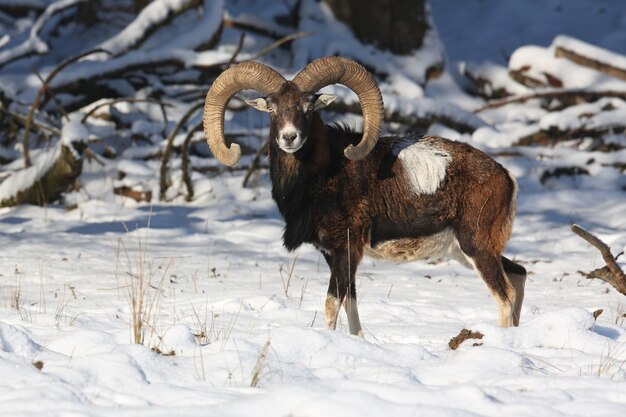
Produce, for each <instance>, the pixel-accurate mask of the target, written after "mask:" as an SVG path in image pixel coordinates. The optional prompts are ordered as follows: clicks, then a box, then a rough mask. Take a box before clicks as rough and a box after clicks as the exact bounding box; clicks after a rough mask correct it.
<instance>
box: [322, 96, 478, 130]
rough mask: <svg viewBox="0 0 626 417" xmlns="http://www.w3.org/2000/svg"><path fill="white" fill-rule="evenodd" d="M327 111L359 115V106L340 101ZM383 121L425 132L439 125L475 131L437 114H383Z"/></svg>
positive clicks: (330, 106) (471, 126)
mask: <svg viewBox="0 0 626 417" xmlns="http://www.w3.org/2000/svg"><path fill="white" fill-rule="evenodd" d="M327 109H328V110H329V111H333V112H336V113H351V114H361V105H360V104H359V103H351V104H346V103H345V102H343V101H340V100H335V101H333V102H332V103H331V104H330V105H329V106H328V107H327ZM384 119H385V122H387V123H399V124H401V125H404V126H408V127H409V128H410V129H421V130H426V129H428V127H429V126H430V125H432V124H434V123H440V124H442V125H445V126H448V127H450V128H452V129H454V130H456V131H457V132H460V133H473V132H474V131H475V130H476V126H474V125H472V124H469V123H465V122H463V121H460V120H456V119H454V118H452V117H450V116H448V115H445V114H437V113H432V114H429V115H426V116H419V115H417V114H402V113H399V112H385V116H384Z"/></svg>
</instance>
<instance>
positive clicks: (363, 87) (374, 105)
mask: <svg viewBox="0 0 626 417" xmlns="http://www.w3.org/2000/svg"><path fill="white" fill-rule="evenodd" d="M293 82H294V83H295V84H296V85H297V86H298V88H299V89H300V91H307V92H311V93H315V92H316V91H318V90H319V89H321V88H323V87H326V86H327V85H331V84H343V85H345V86H346V87H348V88H350V89H351V90H352V91H354V92H355V93H356V95H357V96H358V97H359V103H360V104H361V112H362V113H363V136H362V138H361V141H360V142H359V143H358V144H357V145H356V146H353V145H350V146H348V147H347V148H346V149H345V150H344V154H345V155H346V157H347V158H348V159H351V160H359V159H363V158H365V157H366V156H367V154H369V153H370V152H371V150H372V149H374V146H376V143H377V142H378V138H379V137H380V131H381V127H382V122H383V115H384V107H383V98H382V95H381V93H380V89H379V88H378V84H377V83H376V80H375V79H374V77H373V76H372V74H371V73H370V72H369V71H368V70H367V69H365V67H363V66H362V65H361V64H359V63H358V62H356V61H353V60H351V59H348V58H343V57H337V56H328V57H323V58H319V59H316V60H315V61H313V62H311V63H310V64H309V65H307V66H306V67H305V68H304V69H303V70H302V71H300V72H299V73H298V74H296V76H295V77H294V79H293Z"/></svg>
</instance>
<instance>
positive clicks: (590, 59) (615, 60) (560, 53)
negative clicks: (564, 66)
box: [552, 35, 626, 81]
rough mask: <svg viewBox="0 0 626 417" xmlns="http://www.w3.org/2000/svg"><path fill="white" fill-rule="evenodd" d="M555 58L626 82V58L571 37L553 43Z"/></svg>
mask: <svg viewBox="0 0 626 417" xmlns="http://www.w3.org/2000/svg"><path fill="white" fill-rule="evenodd" d="M552 47H553V48H554V56H556V57H557V58H565V59H568V60H570V61H572V62H574V63H576V64H578V65H582V66H584V67H588V68H592V69H594V70H596V71H600V72H602V73H604V74H607V75H610V76H611V77H615V78H618V79H620V80H624V81H626V57H625V56H623V55H620V54H616V53H614V52H611V51H608V50H606V49H604V48H600V47H597V46H595V45H591V44H588V43H586V42H583V41H581V40H578V39H575V38H571V37H569V36H564V35H560V36H557V37H556V38H555V39H554V41H553V42H552Z"/></svg>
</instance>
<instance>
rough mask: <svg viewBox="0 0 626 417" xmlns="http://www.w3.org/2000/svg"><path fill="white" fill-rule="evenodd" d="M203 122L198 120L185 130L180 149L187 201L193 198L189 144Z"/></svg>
mask: <svg viewBox="0 0 626 417" xmlns="http://www.w3.org/2000/svg"><path fill="white" fill-rule="evenodd" d="M202 126H203V122H202V121H200V122H198V123H196V125H195V126H194V127H192V128H191V129H189V132H187V136H186V137H185V141H184V142H183V147H182V149H181V151H180V152H181V154H182V170H183V183H184V184H185V186H186V187H187V197H186V200H187V201H191V200H193V183H192V182H191V174H190V171H191V160H190V159H189V145H190V144H191V139H192V138H193V136H194V134H195V133H196V132H200V131H202Z"/></svg>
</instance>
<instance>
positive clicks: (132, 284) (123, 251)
mask: <svg viewBox="0 0 626 417" xmlns="http://www.w3.org/2000/svg"><path fill="white" fill-rule="evenodd" d="M148 232H149V227H148V228H147V229H146V231H145V233H144V234H143V235H142V233H141V230H137V232H136V235H137V237H136V249H135V250H134V251H131V250H129V248H128V247H127V245H126V243H125V241H124V239H123V238H122V237H120V238H118V246H117V256H116V265H115V277H116V280H117V281H118V287H121V288H124V289H126V298H127V301H128V305H129V309H130V328H131V341H132V343H136V344H141V345H144V346H148V347H152V346H153V344H154V343H155V342H156V341H157V340H158V336H157V321H158V318H159V307H160V301H161V297H162V294H163V283H164V282H165V277H166V275H167V272H168V271H169V269H170V267H171V264H172V260H171V259H167V260H165V261H164V263H163V264H161V265H158V266H157V267H156V268H154V267H153V265H152V262H151V260H150V256H149V253H148ZM121 258H123V259H124V260H125V265H122V259H121ZM122 271H123V272H122ZM120 275H122V276H123V285H121V282H120V281H121V280H120Z"/></svg>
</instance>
